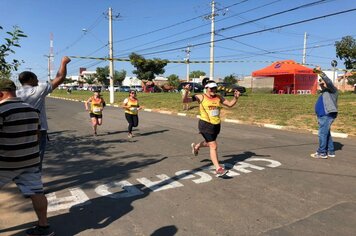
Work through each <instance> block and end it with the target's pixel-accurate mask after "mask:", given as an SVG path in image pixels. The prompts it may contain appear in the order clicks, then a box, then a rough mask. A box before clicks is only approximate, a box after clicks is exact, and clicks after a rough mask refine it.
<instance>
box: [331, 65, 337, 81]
mask: <svg viewBox="0 0 356 236" xmlns="http://www.w3.org/2000/svg"><path fill="white" fill-rule="evenodd" d="M331 66H332V67H333V83H334V84H335V69H336V67H337V61H336V60H332V61H331Z"/></svg>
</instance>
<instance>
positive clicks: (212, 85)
mask: <svg viewBox="0 0 356 236" xmlns="http://www.w3.org/2000/svg"><path fill="white" fill-rule="evenodd" d="M216 87H218V85H217V84H216V83H215V82H211V83H207V84H206V85H205V88H216Z"/></svg>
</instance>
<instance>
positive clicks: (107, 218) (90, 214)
mask: <svg viewBox="0 0 356 236" xmlns="http://www.w3.org/2000/svg"><path fill="white" fill-rule="evenodd" d="M135 187H136V188H139V189H143V186H142V185H136V186H135ZM149 193H150V192H148V191H142V194H141V195H136V196H134V197H129V198H120V199H115V196H114V194H112V195H107V196H105V197H98V198H92V199H90V200H89V201H88V202H85V203H83V204H81V205H80V206H78V205H77V206H73V207H71V208H70V209H69V212H66V213H64V214H60V215H56V216H52V217H49V218H48V220H49V222H50V224H51V225H52V227H53V229H54V231H55V233H56V235H77V234H79V233H81V232H83V231H86V230H91V229H103V228H105V227H107V226H108V225H110V224H111V223H113V222H114V221H116V220H118V219H119V218H121V217H122V216H124V215H125V214H127V213H129V212H130V211H132V210H133V209H134V207H133V206H132V203H133V202H134V201H136V200H139V199H142V198H145V197H147V196H148V195H149ZM34 224H36V222H32V223H26V224H22V225H18V226H14V227H9V228H6V229H1V230H0V234H2V233H6V232H11V231H15V230H16V231H18V230H21V231H22V232H19V233H16V234H11V235H13V236H23V235H24V231H25V230H26V229H28V228H30V227H32V226H33V225H34ZM170 227H171V226H170ZM162 230H163V231H162V232H167V233H169V232H173V231H174V230H172V229H171V228H168V229H164V228H163V229H162ZM176 231H177V230H176ZM6 235H9V234H6ZM156 235H163V234H156ZM164 235H174V234H164Z"/></svg>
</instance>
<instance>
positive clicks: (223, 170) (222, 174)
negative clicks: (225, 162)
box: [215, 167, 229, 177]
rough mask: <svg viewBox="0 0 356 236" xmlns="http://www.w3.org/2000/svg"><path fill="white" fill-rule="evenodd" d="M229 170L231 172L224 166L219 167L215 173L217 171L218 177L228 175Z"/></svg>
mask: <svg viewBox="0 0 356 236" xmlns="http://www.w3.org/2000/svg"><path fill="white" fill-rule="evenodd" d="M227 172H229V171H228V170H226V169H224V168H222V167H219V169H217V170H216V171H215V173H216V175H217V176H218V177H221V176H224V175H226V174H227Z"/></svg>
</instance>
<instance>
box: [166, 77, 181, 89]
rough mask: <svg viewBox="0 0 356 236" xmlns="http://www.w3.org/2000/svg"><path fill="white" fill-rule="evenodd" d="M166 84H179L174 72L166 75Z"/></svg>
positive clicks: (176, 85)
mask: <svg viewBox="0 0 356 236" xmlns="http://www.w3.org/2000/svg"><path fill="white" fill-rule="evenodd" d="M168 84H169V85H171V86H173V87H175V88H177V87H178V85H179V77H178V75H175V74H171V75H170V76H168Z"/></svg>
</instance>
